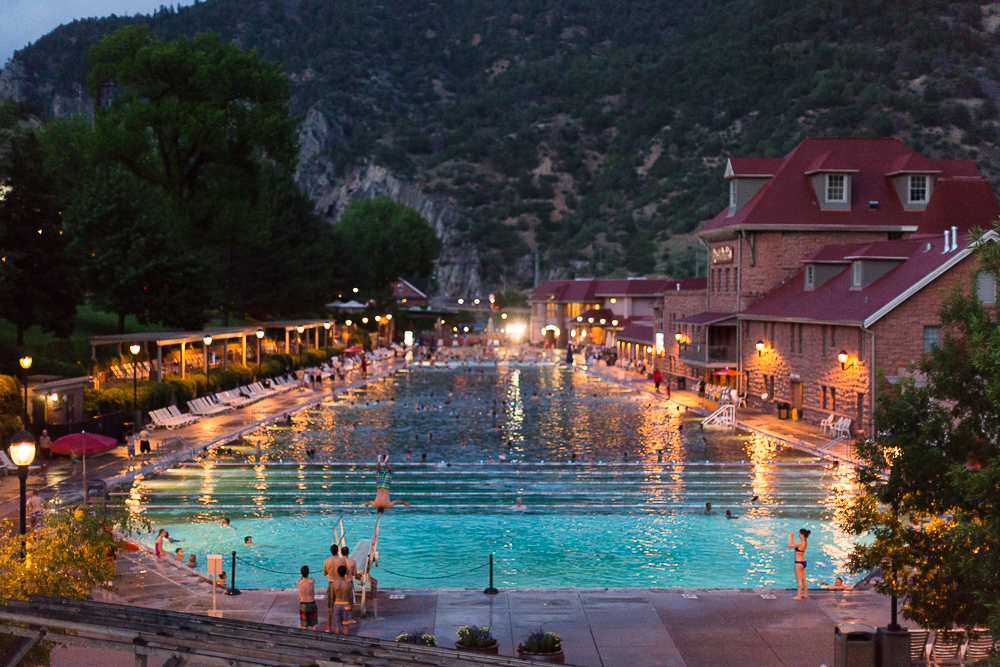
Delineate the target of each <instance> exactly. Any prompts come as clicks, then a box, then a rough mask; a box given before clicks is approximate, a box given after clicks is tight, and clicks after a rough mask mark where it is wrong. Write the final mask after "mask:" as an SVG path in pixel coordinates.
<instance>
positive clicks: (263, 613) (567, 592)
mask: <svg viewBox="0 0 1000 667" xmlns="http://www.w3.org/2000/svg"><path fill="white" fill-rule="evenodd" d="M200 567H204V564H200ZM118 568H119V573H120V574H121V578H120V579H119V580H118V581H117V582H116V584H115V587H114V590H113V591H112V592H109V593H102V594H100V595H99V596H98V597H97V599H99V600H102V601H106V602H115V603H119V604H130V605H136V606H141V607H149V608H155V609H165V610H170V611H182V612H188V613H196V614H207V612H208V610H210V609H211V608H212V590H211V584H210V583H209V582H208V580H207V579H206V578H205V577H203V576H201V575H199V574H196V573H195V572H193V571H192V570H189V569H187V568H186V567H184V566H182V565H178V564H176V563H175V562H173V561H170V560H167V559H157V558H155V557H154V556H153V555H151V554H149V553H148V552H144V551H143V552H127V553H125V554H124V555H123V556H122V557H120V558H119V563H118ZM376 572H377V570H376ZM596 574H597V576H598V577H599V573H596ZM316 578H317V580H318V583H321V582H322V577H319V576H318V577H316ZM789 578H791V573H790V572H789ZM294 579H295V577H289V582H288V584H289V586H293V585H294V583H295V582H294ZM237 584H239V572H237ZM318 587H319V586H318ZM793 595H794V594H793V592H792V591H789V590H778V589H662V588H661V589H644V588H611V589H608V588H558V589H551V588H541V589H506V590H501V591H500V593H499V594H498V595H495V596H487V595H484V594H483V592H482V590H480V589H470V588H437V589H434V588H393V589H386V590H381V591H380V592H379V605H378V619H373V618H371V617H369V618H365V619H361V620H359V622H358V623H357V624H356V625H354V626H352V630H351V632H352V634H358V635H362V636H368V637H378V638H382V639H393V638H395V637H396V636H397V635H398V634H400V633H401V632H405V631H411V630H421V629H423V630H425V631H427V632H430V633H432V634H434V635H435V636H436V637H437V638H438V641H439V643H441V644H442V645H444V644H450V643H451V642H453V641H454V640H455V638H456V637H455V633H456V631H457V629H458V628H459V627H460V626H462V625H468V624H476V625H489V626H490V627H491V628H492V630H493V634H494V635H495V636H496V637H497V639H498V640H499V642H500V654H501V655H508V656H513V655H515V649H516V647H517V644H518V643H519V642H520V641H522V640H523V638H524V637H525V636H526V635H527V634H528V633H529V632H530V631H531V630H534V629H536V628H538V627H544V628H545V629H546V630H551V631H554V632H557V633H559V634H560V635H562V637H563V640H564V646H565V652H566V662H567V663H569V664H576V665H587V666H589V667H659V666H671V667H684V666H686V667H717V666H718V665H727V666H731V667H740V666H746V667H772V666H773V667H778V666H788V667H792V666H795V667H799V666H810V667H819V666H820V665H827V666H832V665H833V633H834V627H835V626H836V625H837V624H839V623H846V622H861V623H867V624H870V625H874V626H879V625H885V624H886V623H887V622H888V619H889V602H888V600H887V599H886V598H884V597H882V596H881V595H878V594H877V593H874V592H871V591H851V592H833V591H823V590H817V591H812V592H811V594H810V598H809V599H808V600H803V601H796V600H793V599H792V597H793ZM216 605H217V608H218V609H221V610H222V611H223V615H224V617H225V618H231V619H238V620H248V621H258V622H263V623H269V624H274V625H279V626H287V627H298V623H299V619H298V597H297V593H296V591H295V590H294V589H292V590H276V589H260V590H245V591H243V594H242V595H239V596H233V597H230V596H226V595H222V594H219V595H217V596H216ZM319 607H320V625H319V629H320V630H325V629H326V601H325V600H322V601H319ZM58 664H59V665H65V666H66V667H70V666H71V665H75V664H88V663H74V662H72V661H71V660H69V659H60V660H59V661H58ZM151 664H152V663H151Z"/></svg>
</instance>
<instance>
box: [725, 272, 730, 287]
mask: <svg viewBox="0 0 1000 667" xmlns="http://www.w3.org/2000/svg"><path fill="white" fill-rule="evenodd" d="M726 291H727V292H728V291H730V290H729V269H726Z"/></svg>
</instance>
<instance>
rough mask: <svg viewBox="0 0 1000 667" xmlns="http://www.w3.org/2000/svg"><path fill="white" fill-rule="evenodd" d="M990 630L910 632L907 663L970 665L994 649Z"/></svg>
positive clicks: (994, 639)
mask: <svg viewBox="0 0 1000 667" xmlns="http://www.w3.org/2000/svg"><path fill="white" fill-rule="evenodd" d="M996 643H997V642H996V638H994V637H993V633H992V632H990V631H989V630H982V629H976V630H969V631H965V630H937V631H935V632H934V633H933V634H932V633H931V632H930V631H929V630H912V631H910V662H911V664H914V665H971V664H973V663H975V662H977V661H979V660H982V659H984V658H986V657H988V656H989V654H990V651H991V650H992V649H993V648H994V647H996Z"/></svg>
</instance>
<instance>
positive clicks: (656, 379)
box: [653, 368, 663, 394]
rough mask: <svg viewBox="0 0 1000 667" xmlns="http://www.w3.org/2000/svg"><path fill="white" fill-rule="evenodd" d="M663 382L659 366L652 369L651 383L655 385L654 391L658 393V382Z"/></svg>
mask: <svg viewBox="0 0 1000 667" xmlns="http://www.w3.org/2000/svg"><path fill="white" fill-rule="evenodd" d="M661 382H663V373H661V372H660V369H659V368H654V369H653V384H654V385H655V386H656V393H657V394H659V393H660V383H661Z"/></svg>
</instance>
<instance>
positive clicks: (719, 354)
mask: <svg viewBox="0 0 1000 667" xmlns="http://www.w3.org/2000/svg"><path fill="white" fill-rule="evenodd" d="M678 356H680V358H681V359H687V360H688V361H700V362H702V363H711V364H735V363H736V346H735V345H705V344H704V343H689V344H687V345H682V346H681V349H680V354H679V355H678Z"/></svg>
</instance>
